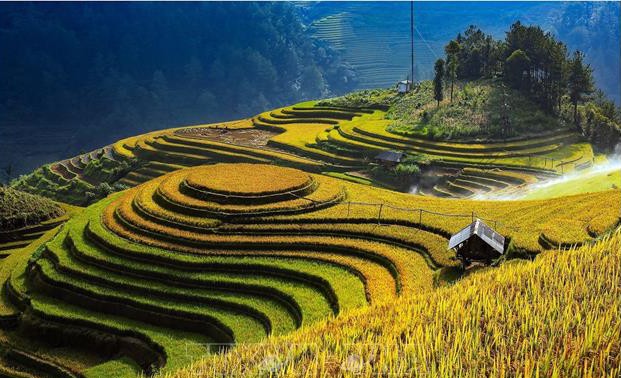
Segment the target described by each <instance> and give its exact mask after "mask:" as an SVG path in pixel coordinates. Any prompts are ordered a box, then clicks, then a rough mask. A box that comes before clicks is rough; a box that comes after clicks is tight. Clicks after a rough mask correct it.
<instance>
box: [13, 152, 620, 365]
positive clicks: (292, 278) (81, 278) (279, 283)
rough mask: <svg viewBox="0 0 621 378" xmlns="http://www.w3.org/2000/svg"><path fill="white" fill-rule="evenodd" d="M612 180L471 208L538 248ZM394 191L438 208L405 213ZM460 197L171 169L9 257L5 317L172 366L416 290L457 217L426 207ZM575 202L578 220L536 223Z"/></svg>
mask: <svg viewBox="0 0 621 378" xmlns="http://www.w3.org/2000/svg"><path fill="white" fill-rule="evenodd" d="M609 195H610V194H608V193H602V194H601V195H599V196H596V195H590V196H589V197H575V198H568V199H559V200H555V201H548V202H547V205H546V206H547V210H546V211H541V206H542V203H540V202H537V201H532V202H516V203H506V204H504V205H503V206H500V207H499V206H498V205H497V204H494V203H491V202H490V203H486V202H480V203H479V205H478V206H479V208H478V209H476V210H477V211H478V212H480V213H481V214H482V215H484V214H489V216H490V217H494V218H496V219H506V220H508V223H507V228H506V229H503V232H505V233H506V234H508V235H511V236H512V237H513V240H514V243H515V246H516V248H523V249H526V250H531V251H533V252H537V251H539V250H541V249H542V248H543V247H545V246H546V245H548V244H550V243H553V244H554V245H560V244H563V243H565V244H567V243H573V240H576V241H581V240H584V239H585V238H587V237H588V234H589V233H599V232H602V231H603V230H606V229H608V228H609V224H610V223H611V222H612V223H614V221H615V220H616V218H614V216H616V215H615V214H612V213H611V214H608V213H606V214H599V212H598V209H601V207H598V206H597V203H600V202H602V201H604V202H605V201H607V200H608V199H609ZM356 201H358V202H356ZM360 201H362V202H367V203H371V202H375V203H377V202H379V201H386V202H385V203H386V204H387V205H389V206H386V207H384V209H383V213H382V214H381V216H382V223H383V224H385V225H389V227H383V226H380V225H378V213H377V207H375V205H372V206H370V207H369V206H365V205H364V204H363V205H360V206H358V207H356V206H355V205H352V204H356V203H361V202H360ZM570 202H571V204H573V205H571V206H570V205H568V204H569V203H570ZM575 203H580V204H581V205H580V206H575ZM395 206H411V207H414V206H428V207H429V208H431V209H436V210H437V211H438V212H439V213H429V214H426V215H425V217H424V218H420V219H419V218H418V217H417V219H416V220H413V219H412V213H411V212H407V211H406V212H400V210H398V208H397V207H395ZM460 206H462V205H460V202H459V201H450V200H439V199H424V197H415V196H414V197H413V196H407V195H403V194H396V193H392V192H388V191H382V190H379V189H374V188H369V187H366V186H361V185H357V184H352V183H345V182H343V181H340V180H338V179H335V178H331V177H327V176H323V175H317V174H311V173H307V172H303V171H300V170H296V169H292V168H283V167H279V166H275V165H266V164H215V165H210V166H198V167H193V168H186V169H181V170H178V171H175V172H172V173H169V174H167V175H164V176H161V177H159V178H156V179H153V180H151V181H148V182H146V183H144V184H142V185H139V186H136V187H135V188H132V189H129V190H127V191H125V192H122V193H119V194H115V195H112V196H110V197H108V198H106V199H104V200H102V201H100V202H98V203H97V204H95V205H92V206H90V207H89V208H87V209H86V210H85V211H84V212H83V213H82V214H80V215H79V216H74V217H72V218H71V219H70V220H69V221H68V222H67V224H66V225H65V227H64V228H62V230H61V231H60V232H59V234H58V235H57V236H56V237H55V238H54V239H53V240H52V241H51V242H48V243H47V244H45V246H44V247H43V249H41V253H40V257H35V258H33V259H31V261H30V262H27V261H24V262H23V263H22V264H23V265H22V266H17V267H16V268H15V269H14V270H13V273H12V274H11V275H10V278H9V280H8V283H7V286H6V287H7V293H8V295H9V297H10V299H11V300H12V302H13V303H15V304H17V306H18V307H19V310H20V311H21V312H22V313H23V314H24V315H23V316H22V317H21V318H19V313H16V315H15V316H16V317H17V318H16V319H14V320H12V321H21V324H22V325H23V326H24V327H25V328H28V329H33V330H34V331H35V333H36V334H38V335H39V337H43V338H48V339H53V340H61V342H62V343H63V344H65V345H72V344H73V345H76V346H79V347H81V348H95V349H96V350H97V351H98V353H101V351H104V354H107V357H106V356H104V357H106V358H115V356H119V355H123V356H128V357H130V358H131V359H132V360H133V361H136V362H137V363H138V364H139V365H140V367H141V368H142V370H143V371H145V372H147V373H148V372H151V371H153V369H154V368H156V369H164V370H163V371H174V370H175V369H177V368H179V367H181V366H184V365H186V364H188V363H189V362H191V361H192V360H193V358H195V357H196V356H200V355H202V354H205V353H209V352H213V351H216V350H217V349H218V348H219V347H221V346H222V345H230V344H232V343H247V342H254V341H258V340H261V339H263V338H265V337H266V336H268V335H280V334H285V333H288V332H290V331H293V330H295V329H296V328H299V327H300V326H304V325H309V324H312V323H313V322H316V321H318V320H320V319H325V318H327V317H331V316H334V315H337V314H340V313H343V312H346V311H348V310H350V309H353V308H357V307H361V306H364V305H366V304H369V303H379V302H382V301H389V300H393V299H395V298H396V297H397V296H399V295H404V294H410V293H425V292H428V291H429V290H430V289H431V288H432V286H433V274H434V271H435V270H437V269H439V268H443V267H451V266H454V265H455V264H456V263H455V261H454V260H452V259H451V252H450V251H447V250H446V242H447V240H446V237H447V236H448V235H450V232H453V231H455V230H458V229H459V228H460V227H461V226H462V223H463V219H461V218H455V217H448V218H447V217H443V216H441V215H438V214H441V213H455V212H458V211H460ZM568 208H570V209H572V210H571V211H568V210H564V211H560V209H568ZM574 209H575V210H574ZM574 212H575V214H574ZM596 213H597V214H596ZM572 214H573V215H572ZM577 214H579V215H580V216H582V217H583V219H585V222H586V223H584V222H573V223H567V222H565V223H563V224H565V225H566V227H565V228H564V230H563V232H560V233H559V232H557V231H555V230H554V229H551V228H549V227H547V226H546V224H547V222H552V221H554V222H555V224H556V223H559V224H560V223H561V222H562V219H569V217H577V216H578V215H577ZM602 216H604V217H603V218H602ZM587 219H588V221H586V220H587ZM515 230H517V231H515ZM520 230H524V231H523V232H521V231H520ZM544 232H545V234H544ZM544 236H545V238H544ZM538 240H539V241H538ZM542 241H546V243H542ZM37 255H39V254H37ZM24 271H25V272H27V274H22V273H23V272H24ZM11 316H13V315H11ZM7 317H8V316H3V317H2V319H3V320H5V318H7ZM11 319H13V318H11ZM20 319H21V320H20ZM109 363H113V361H111V362H109ZM98 368H105V363H104V365H99V366H98ZM117 368H118V367H117Z"/></svg>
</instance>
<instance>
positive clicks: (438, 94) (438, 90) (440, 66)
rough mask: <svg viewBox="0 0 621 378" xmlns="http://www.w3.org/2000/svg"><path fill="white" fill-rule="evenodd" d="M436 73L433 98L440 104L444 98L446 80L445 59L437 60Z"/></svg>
mask: <svg viewBox="0 0 621 378" xmlns="http://www.w3.org/2000/svg"><path fill="white" fill-rule="evenodd" d="M434 69H435V71H436V75H435V76H434V78H433V98H434V99H435V100H436V101H437V102H438V105H437V106H440V101H442V100H443V99H444V93H443V88H442V87H443V85H442V84H443V81H444V60H442V59H438V60H436V64H435V67H434Z"/></svg>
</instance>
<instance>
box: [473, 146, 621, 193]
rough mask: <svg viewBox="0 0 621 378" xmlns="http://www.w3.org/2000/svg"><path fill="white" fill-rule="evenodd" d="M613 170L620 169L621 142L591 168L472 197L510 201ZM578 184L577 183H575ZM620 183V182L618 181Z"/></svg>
mask: <svg viewBox="0 0 621 378" xmlns="http://www.w3.org/2000/svg"><path fill="white" fill-rule="evenodd" d="M614 171H621V143H619V144H617V146H616V147H615V149H614V153H613V154H612V155H610V156H608V159H607V162H606V163H601V164H595V165H593V166H592V167H591V168H588V169H585V170H582V171H573V172H570V173H568V174H565V175H563V176H560V177H558V178H553V179H549V180H545V181H540V182H536V183H533V184H530V185H525V186H522V187H520V188H518V189H516V191H514V192H513V191H512V192H510V193H497V194H494V193H490V194H480V195H476V196H474V197H472V198H473V199H478V200H498V201H511V200H518V199H520V198H522V197H525V196H526V195H528V194H529V193H530V192H532V191H536V190H539V189H544V188H549V187H551V186H554V185H558V184H565V183H567V182H571V181H578V180H584V179H588V178H591V177H593V176H597V175H602V174H607V173H611V172H614ZM576 184H577V185H579V183H576ZM620 185H621V183H620Z"/></svg>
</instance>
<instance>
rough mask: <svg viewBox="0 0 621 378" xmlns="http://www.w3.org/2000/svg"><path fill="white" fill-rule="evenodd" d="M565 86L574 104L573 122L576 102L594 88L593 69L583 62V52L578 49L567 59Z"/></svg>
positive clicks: (575, 120)
mask: <svg viewBox="0 0 621 378" xmlns="http://www.w3.org/2000/svg"><path fill="white" fill-rule="evenodd" d="M567 87H568V92H569V99H570V100H571V103H572V104H573V106H574V122H575V123H577V122H578V119H577V117H578V103H580V102H582V101H583V100H584V96H586V95H589V94H591V93H592V92H593V90H594V84H593V70H592V69H591V67H590V66H589V65H588V64H585V63H584V54H582V53H581V52H580V51H576V52H574V56H573V58H572V59H571V60H570V61H569V74H568V77H567Z"/></svg>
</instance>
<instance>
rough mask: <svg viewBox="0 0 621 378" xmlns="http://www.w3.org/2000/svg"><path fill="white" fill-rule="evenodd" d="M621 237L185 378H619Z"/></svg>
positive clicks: (319, 329) (204, 367) (314, 331)
mask: <svg viewBox="0 0 621 378" xmlns="http://www.w3.org/2000/svg"><path fill="white" fill-rule="evenodd" d="M620 267H621V233H619V232H617V233H616V234H614V235H613V236H611V237H609V238H606V239H604V240H603V241H601V242H599V243H598V244H595V245H593V246H587V247H583V248H581V249H579V250H573V251H570V252H567V251H564V252H559V251H551V252H546V253H545V254H543V255H541V256H539V257H538V258H537V259H536V260H535V261H534V262H532V263H529V262H515V263H511V264H505V265H504V266H502V267H500V268H498V269H494V270H490V271H488V272H481V273H479V274H474V275H472V276H470V277H468V278H466V279H464V280H462V281H461V282H458V283H457V284H456V285H454V286H452V287H448V288H442V289H438V290H437V291H436V292H434V293H432V294H430V295H416V294H415V295H408V296H405V297H403V298H401V299H399V300H397V301H396V302H395V303H391V304H385V305H380V306H376V307H372V308H365V309H361V310H358V311H355V312H352V313H350V314H348V315H346V316H344V317H341V318H338V319H335V320H330V321H326V322H325V323H323V324H322V325H320V326H316V327H313V328H311V329H306V330H302V331H299V332H295V333H293V334H291V335H289V336H285V337H282V338H274V339H271V340H269V341H266V342H262V343H260V344H257V345H251V346H241V347H239V348H236V349H235V350H233V351H232V352H230V353H227V354H223V355H218V356H213V357H208V358H206V359H204V360H203V361H200V362H198V363H196V364H194V365H193V366H191V367H189V368H186V369H183V370H181V371H179V372H177V373H175V374H174V375H171V376H174V377H179V378H184V377H191V376H197V375H203V376H227V377H245V376H257V375H260V374H262V373H264V372H265V371H266V370H265V369H266V365H265V361H268V362H269V361H277V362H278V364H276V365H270V366H274V368H273V369H272V370H271V373H270V376H272V377H294V376H299V375H298V374H299V372H306V374H305V376H308V377H323V376H342V375H344V376H350V375H352V376H359V377H375V376H378V375H383V374H386V375H390V376H410V375H414V376H442V377H454V376H460V377H480V376H493V377H517V376H522V377H535V376H550V377H577V376H581V377H610V378H612V377H616V376H618V375H619V374H620V373H621V369H620V366H621V354H620V353H619V340H620V339H621V324H620V319H621V312H620V311H621V310H620V309H621V299H620V298H621V286H619V285H618V283H619V282H621V269H620Z"/></svg>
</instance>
